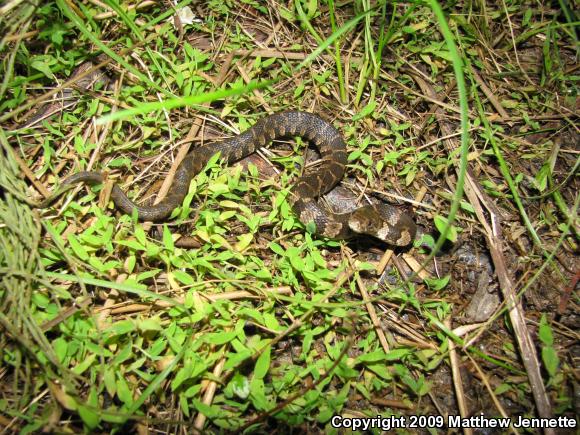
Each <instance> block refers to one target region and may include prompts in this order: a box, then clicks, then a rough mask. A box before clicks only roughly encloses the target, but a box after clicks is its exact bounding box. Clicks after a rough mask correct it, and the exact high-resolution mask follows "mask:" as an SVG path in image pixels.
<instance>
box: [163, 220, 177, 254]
mask: <svg viewBox="0 0 580 435" xmlns="http://www.w3.org/2000/svg"><path fill="white" fill-rule="evenodd" d="M163 245H165V247H166V248H167V250H168V251H169V252H173V251H174V250H175V245H174V244H173V236H172V234H171V231H169V228H168V227H167V225H163Z"/></svg>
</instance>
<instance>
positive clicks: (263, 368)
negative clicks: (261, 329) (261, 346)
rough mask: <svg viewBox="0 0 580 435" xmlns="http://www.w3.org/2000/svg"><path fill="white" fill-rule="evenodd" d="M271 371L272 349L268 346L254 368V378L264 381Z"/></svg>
mask: <svg viewBox="0 0 580 435" xmlns="http://www.w3.org/2000/svg"><path fill="white" fill-rule="evenodd" d="M269 369H270V347H269V346H268V347H267V348H266V349H265V350H264V351H263V352H262V354H261V355H260V356H259V357H258V360H257V361H256V366H255V367H254V378H257V379H264V377H265V376H266V374H267V373H268V370H269Z"/></svg>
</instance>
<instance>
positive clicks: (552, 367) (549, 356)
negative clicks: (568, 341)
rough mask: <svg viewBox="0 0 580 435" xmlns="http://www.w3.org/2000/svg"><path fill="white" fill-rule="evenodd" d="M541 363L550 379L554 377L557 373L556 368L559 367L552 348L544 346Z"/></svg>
mask: <svg viewBox="0 0 580 435" xmlns="http://www.w3.org/2000/svg"><path fill="white" fill-rule="evenodd" d="M542 361H543V362H544V367H546V371H547V372H548V374H549V375H550V376H551V377H554V376H555V375H556V373H557V371H558V366H559V365H560V359H559V358H558V354H557V353H556V350H555V349H554V348H553V347H552V346H546V347H543V348H542Z"/></svg>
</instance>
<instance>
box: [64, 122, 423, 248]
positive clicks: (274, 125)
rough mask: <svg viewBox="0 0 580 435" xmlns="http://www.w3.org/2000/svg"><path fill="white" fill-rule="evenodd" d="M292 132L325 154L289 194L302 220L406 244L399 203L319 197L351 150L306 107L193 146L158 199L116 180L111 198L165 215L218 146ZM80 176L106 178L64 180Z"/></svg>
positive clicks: (236, 155)
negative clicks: (327, 203)
mask: <svg viewBox="0 0 580 435" xmlns="http://www.w3.org/2000/svg"><path fill="white" fill-rule="evenodd" d="M288 136H300V137H302V138H304V139H306V140H307V141H309V142H310V143H312V144H314V145H315V146H316V147H317V148H318V150H319V152H320V155H321V159H320V160H321V161H320V165H317V166H316V168H314V169H307V170H306V171H305V172H304V174H303V175H302V176H301V177H299V178H298V180H297V181H296V183H295V184H294V186H293V187H292V188H291V191H290V195H289V202H290V204H291V206H292V210H293V211H294V213H295V214H296V216H297V217H298V218H299V219H300V221H301V222H302V223H303V224H304V225H307V226H311V227H312V226H313V228H314V229H315V230H314V231H315V233H316V234H319V235H321V236H324V237H329V238H333V239H348V238H351V237H353V236H354V235H356V234H366V235H370V236H374V237H377V238H378V239H380V240H383V241H385V242H387V243H389V244H392V245H396V246H405V245H408V244H409V243H411V242H412V241H413V240H414V238H415V233H416V231H417V227H416V225H415V223H414V222H413V220H412V219H411V218H410V217H409V216H408V215H407V214H405V213H404V212H402V211H401V210H399V209H398V208H396V207H393V206H390V205H387V204H369V205H365V206H362V207H360V208H357V209H355V210H353V211H350V212H348V213H341V214H337V213H333V212H331V211H329V210H327V209H326V208H325V207H324V206H323V205H322V204H321V203H320V202H319V201H317V199H318V198H319V197H320V196H322V195H324V194H325V193H327V192H329V191H330V190H331V189H333V188H334V187H335V186H336V185H337V183H338V182H339V181H340V180H341V179H342V177H343V175H344V172H345V165H346V162H347V151H346V144H345V142H344V140H343V138H342V136H341V135H340V133H339V132H338V131H337V130H336V129H335V128H334V127H333V126H332V125H331V124H330V123H328V122H326V121H325V120H323V119H322V118H320V117H319V116H317V115H314V114H312V113H307V112H299V111H288V112H281V113H277V114H273V115H269V116H267V117H265V118H261V119H260V120H258V121H257V122H256V123H255V124H254V126H252V127H251V128H249V129H248V130H246V131H245V132H243V133H241V134H239V135H237V136H234V137H232V138H229V139H225V140H223V141H220V142H215V143H212V144H208V145H204V146H201V147H199V148H196V149H194V150H193V151H191V152H190V153H189V154H187V156H186V157H185V158H184V159H183V160H182V162H181V163H180V165H179V166H178V168H177V170H176V173H175V177H174V180H173V184H172V186H171V189H170V191H169V194H168V195H167V196H166V197H165V198H164V199H163V200H162V201H161V202H160V203H159V204H156V205H151V206H141V205H137V204H135V203H134V202H133V201H131V200H130V199H129V198H128V197H127V195H126V194H125V193H124V192H123V191H122V190H121V188H120V187H119V186H117V185H114V186H113V189H112V192H111V199H112V200H113V202H114V203H115V205H116V206H117V207H118V208H119V209H121V210H122V211H123V212H125V213H129V214H130V213H132V212H133V210H137V213H138V218H139V220H143V221H153V222H158V221H162V220H164V219H166V218H167V217H168V216H169V215H170V214H171V212H172V211H173V210H174V209H175V208H176V207H178V206H179V205H181V203H182V201H183V199H184V198H185V196H186V194H187V192H188V189H189V184H190V181H191V179H192V177H193V176H194V175H196V174H197V173H199V172H200V171H202V170H203V168H204V167H205V165H206V164H207V162H208V161H209V160H210V158H211V157H212V156H213V155H215V154H216V153H217V152H219V153H220V154H221V158H222V159H224V160H225V161H226V162H227V163H228V164H231V163H233V162H236V161H238V160H241V159H243V158H244V157H246V156H248V155H250V154H252V153H253V152H254V151H255V150H256V148H257V147H259V146H265V145H266V144H268V143H270V142H271V141H273V140H275V139H280V138H282V137H288ZM81 182H83V183H88V184H96V183H102V182H103V176H102V175H101V174H100V173H97V172H79V173H77V174H74V175H72V176H70V177H69V178H67V179H66V180H65V181H64V182H63V185H70V184H76V183H81Z"/></svg>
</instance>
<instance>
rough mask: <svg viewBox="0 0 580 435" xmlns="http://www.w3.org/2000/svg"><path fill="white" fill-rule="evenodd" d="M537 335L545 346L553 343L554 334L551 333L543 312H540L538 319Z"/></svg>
mask: <svg viewBox="0 0 580 435" xmlns="http://www.w3.org/2000/svg"><path fill="white" fill-rule="evenodd" d="M538 336H539V337H540V340H541V341H542V343H543V344H545V345H546V346H552V345H553V344H554V335H553V334H552V328H550V324H549V323H548V320H547V318H546V315H545V314H542V317H541V319H540V329H539V331H538Z"/></svg>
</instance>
